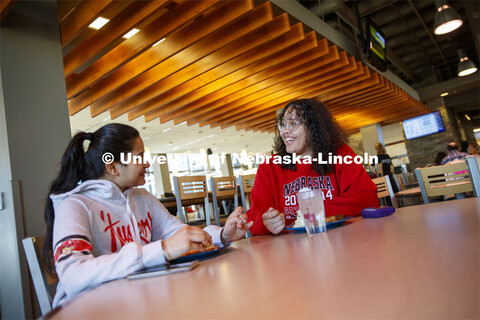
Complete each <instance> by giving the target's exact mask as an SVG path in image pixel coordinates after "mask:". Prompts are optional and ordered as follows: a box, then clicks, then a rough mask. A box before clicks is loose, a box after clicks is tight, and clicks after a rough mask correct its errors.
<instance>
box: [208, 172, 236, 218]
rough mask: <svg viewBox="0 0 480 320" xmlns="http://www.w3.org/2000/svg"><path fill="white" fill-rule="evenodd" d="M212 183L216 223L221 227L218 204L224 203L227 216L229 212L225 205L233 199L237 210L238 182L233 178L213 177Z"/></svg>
mask: <svg viewBox="0 0 480 320" xmlns="http://www.w3.org/2000/svg"><path fill="white" fill-rule="evenodd" d="M211 182H212V183H211V187H212V202H213V211H214V214H215V223H216V224H217V225H220V210H219V208H218V202H219V201H221V202H222V205H223V209H224V211H225V213H226V214H227V215H228V213H229V212H228V208H227V207H226V205H225V200H228V199H233V200H234V202H235V208H236V207H237V206H238V198H237V182H236V180H235V177H233V176H227V177H212V178H211Z"/></svg>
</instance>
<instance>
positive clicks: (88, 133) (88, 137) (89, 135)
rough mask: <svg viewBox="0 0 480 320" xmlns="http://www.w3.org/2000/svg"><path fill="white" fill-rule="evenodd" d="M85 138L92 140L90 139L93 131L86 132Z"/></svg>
mask: <svg viewBox="0 0 480 320" xmlns="http://www.w3.org/2000/svg"><path fill="white" fill-rule="evenodd" d="M85 140H90V141H92V133H91V132H87V133H85Z"/></svg>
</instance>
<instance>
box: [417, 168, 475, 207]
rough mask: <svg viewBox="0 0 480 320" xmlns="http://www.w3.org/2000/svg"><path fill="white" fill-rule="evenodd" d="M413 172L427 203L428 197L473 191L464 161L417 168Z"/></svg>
mask: <svg viewBox="0 0 480 320" xmlns="http://www.w3.org/2000/svg"><path fill="white" fill-rule="evenodd" d="M415 174H416V175H417V180H418V185H419V187H420V190H421V192H422V198H423V202H424V203H429V199H428V198H429V197H435V196H444V195H448V194H454V193H464V192H469V191H473V187H472V184H471V182H470V176H469V174H468V168H467V164H466V163H465V162H457V163H454V164H445V165H443V166H436V167H427V168H417V169H415Z"/></svg>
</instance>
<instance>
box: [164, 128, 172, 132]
mask: <svg viewBox="0 0 480 320" xmlns="http://www.w3.org/2000/svg"><path fill="white" fill-rule="evenodd" d="M170 130H172V128H167V129H163V130H162V132H167V131H170Z"/></svg>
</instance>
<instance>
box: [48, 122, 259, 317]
mask: <svg viewBox="0 0 480 320" xmlns="http://www.w3.org/2000/svg"><path fill="white" fill-rule="evenodd" d="M85 141H89V142H90V144H89V145H88V149H87V151H86V152H85V149H84V145H83V144H84V142H85ZM107 153H108V154H109V158H107V157H106V156H105V155H107ZM122 153H123V154H124V155H125V157H124V158H123V159H129V156H130V157H131V158H133V157H139V158H140V159H141V161H137V162H136V163H135V162H133V161H131V162H129V163H128V164H124V163H121V162H120V159H121V154H122ZM143 154H144V146H143V141H142V139H141V138H140V135H139V133H138V131H137V130H136V129H134V128H132V127H130V126H127V125H123V124H109V125H106V126H103V127H102V128H100V129H98V130H97V131H95V132H94V133H85V132H80V133H77V134H76V135H75V136H74V137H73V138H72V140H71V141H70V143H69V145H68V147H67V149H66V151H65V153H64V155H63V157H62V163H61V168H60V173H59V175H58V176H57V178H56V179H55V180H54V181H53V183H52V184H51V187H50V191H49V193H48V198H47V201H46V207H45V219H46V222H47V235H46V241H45V246H44V253H43V254H44V260H43V261H44V264H45V267H46V268H47V270H49V269H50V270H51V269H52V268H53V264H54V266H55V270H56V272H57V274H58V277H59V284H58V287H57V292H56V295H55V298H54V301H53V307H54V308H55V307H56V306H58V305H59V304H62V303H64V302H66V301H68V300H69V299H71V298H73V297H75V296H77V295H78V294H79V293H81V292H83V291H85V290H87V289H89V288H93V287H95V286H98V285H100V284H102V283H104V282H107V281H110V280H114V279H119V278H123V277H126V276H127V275H129V274H131V273H133V272H136V271H139V270H141V269H143V268H147V267H152V266H156V265H161V264H165V263H166V262H168V261H170V260H173V259H175V258H178V257H180V256H182V255H183V254H184V253H186V252H187V251H189V250H198V251H205V250H206V248H207V247H209V246H210V245H211V244H212V243H213V244H218V245H220V244H222V243H223V244H227V243H229V242H231V241H235V240H238V239H240V238H242V237H243V236H244V234H245V232H246V231H247V229H248V228H249V226H250V225H251V224H250V225H249V224H247V223H246V218H247V217H246V215H245V214H244V213H243V209H242V208H241V207H239V208H237V209H236V210H235V211H234V212H233V213H232V214H231V215H230V216H229V217H228V219H227V221H226V224H225V227H224V228H220V227H218V226H208V227H206V228H205V229H201V228H199V227H193V226H187V225H185V224H182V223H181V222H180V221H179V220H178V219H177V218H175V217H174V216H172V215H170V214H169V213H168V211H167V210H166V209H165V207H164V206H163V205H162V204H161V203H160V201H158V200H157V199H156V198H155V197H154V196H153V195H151V194H150V193H148V191H146V190H145V189H142V188H134V187H136V186H140V185H143V184H144V183H145V169H146V168H148V167H149V166H150V165H149V164H148V163H143ZM104 160H105V161H104ZM107 160H108V161H107ZM110 160H111V161H110Z"/></svg>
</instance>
